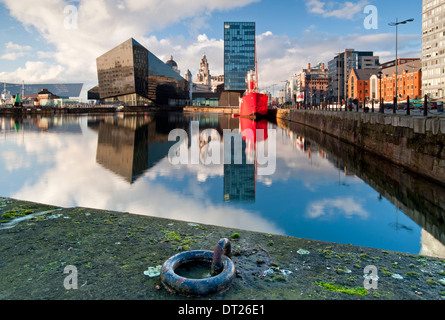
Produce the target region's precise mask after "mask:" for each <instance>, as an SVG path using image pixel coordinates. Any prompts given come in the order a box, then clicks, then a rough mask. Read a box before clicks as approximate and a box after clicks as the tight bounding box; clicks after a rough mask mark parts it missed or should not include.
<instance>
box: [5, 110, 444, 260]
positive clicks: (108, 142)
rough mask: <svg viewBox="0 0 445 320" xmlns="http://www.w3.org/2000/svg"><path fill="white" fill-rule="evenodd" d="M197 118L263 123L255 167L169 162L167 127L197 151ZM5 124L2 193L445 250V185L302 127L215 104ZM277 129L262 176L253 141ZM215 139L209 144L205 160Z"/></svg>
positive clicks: (209, 123)
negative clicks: (212, 109) (220, 111)
mask: <svg viewBox="0 0 445 320" xmlns="http://www.w3.org/2000/svg"><path fill="white" fill-rule="evenodd" d="M192 121H198V122H194V123H195V124H196V123H199V130H200V131H201V132H202V130H205V129H216V130H212V131H208V130H207V131H206V133H209V132H210V133H213V135H214V136H215V135H216V137H217V138H218V137H220V138H221V139H222V137H223V132H224V131H223V130H224V129H238V128H240V125H243V126H244V127H246V126H247V127H248V126H252V125H256V126H257V127H261V128H264V129H266V131H267V135H266V141H260V140H261V139H259V138H258V137H256V139H257V143H256V144H251V143H249V139H246V140H242V141H244V143H243V145H242V146H243V147H242V150H243V155H244V156H243V157H242V158H243V160H244V161H246V159H247V160H248V159H252V157H253V159H256V160H257V163H256V165H255V163H254V164H242V165H227V164H226V165H225V164H224V163H222V164H211V165H205V164H202V163H201V164H182V165H181V164H179V165H173V164H171V161H170V160H169V158H168V152H169V150H170V149H171V147H172V146H173V145H174V144H175V143H176V142H175V141H168V134H169V132H170V131H171V130H173V129H183V130H185V132H186V133H187V135H188V136H189V137H190V139H189V143H188V145H187V150H188V151H189V154H190V155H191V154H192V152H191V151H192V147H191V141H194V140H193V139H195V141H197V140H196V139H197V134H196V132H195V133H194V132H193V130H192V129H191V128H192ZM0 126H1V131H0V133H1V134H0V166H1V169H0V179H1V181H2V183H1V184H0V196H8V197H12V198H16V199H22V200H29V201H35V202H41V203H46V204H52V205H58V206H64V207H72V206H83V207H92V208H100V209H110V210H118V211H126V212H131V213H135V214H142V215H151V216H158V217H164V218H173V219H179V220H187V221H191V222H195V223H205V224H214V225H220V226H226V227H235V228H241V229H248V230H254V231H261V232H267V233H272V234H284V235H291V236H295V237H300V238H307V239H316V240H324V241H332V242H339V243H346V244H349V243H350V244H354V245H360V246H367V247H374V248H381V249H388V250H396V251H402V252H410V253H415V254H418V253H422V254H426V255H433V256H440V257H445V250H444V246H443V243H444V242H445V241H444V236H443V234H444V232H443V229H444V226H443V219H442V220H441V217H440V215H441V213H440V212H441V211H442V212H443V202H442V201H445V200H444V195H445V192H444V191H443V189H441V188H439V187H438V186H435V185H430V184H428V183H427V182H423V181H420V180H418V179H416V178H415V177H411V176H409V175H408V174H407V173H406V172H404V171H403V170H401V169H399V168H396V167H393V166H391V165H390V164H387V163H380V162H379V160H378V159H374V158H372V157H371V156H369V155H363V153H360V152H359V151H357V150H356V149H354V148H352V147H351V146H349V145H344V144H342V143H340V142H338V141H337V140H335V139H333V138H330V137H326V136H324V135H322V134H321V133H319V132H316V131H314V130H310V129H308V128H305V127H301V126H298V125H294V124H292V125H291V127H289V124H288V123H278V124H273V123H267V122H265V123H264V122H263V123H259V124H252V123H243V124H240V120H239V119H232V118H231V117H230V116H227V115H224V116H223V115H216V114H188V115H182V114H169V115H156V114H145V115H138V116H130V115H125V116H124V115H123V114H117V115H98V116H86V115H85V116H63V117H62V116H59V117H43V116H42V117H37V118H36V117H34V118H32V117H27V118H23V119H14V118H11V117H5V118H0ZM274 130H276V131H275V132H276V169H275V172H274V174H272V175H261V174H259V172H260V170H261V165H260V164H259V163H258V161H259V160H260V159H259V158H258V156H257V157H256V158H255V149H253V151H252V146H253V145H256V146H257V149H256V151H258V152H259V150H260V149H259V148H261V147H262V146H264V147H266V150H267V148H269V149H268V150H269V151H271V150H272V149H270V148H271V147H270V144H269V143H270V142H272V141H274V140H275V138H274V135H273V132H274ZM201 136H203V134H201ZM212 141H218V139H217V140H212ZM219 147H220V151H221V153H220V157H221V158H222V157H223V156H224V155H227V154H229V157H230V156H231V159H234V155H235V151H234V150H232V152H230V151H231V150H230V149H229V150H227V149H224V144H223V143H220V145H219ZM249 148H250V149H249ZM210 149H211V148H210V144H205V143H201V145H200V146H199V150H200V155H201V158H202V160H205V159H206V158H205V157H204V158H203V156H202V155H203V154H204V155H205V154H206V152H209V150H210ZM212 150H213V152H216V150H217V149H212ZM249 150H250V151H249ZM207 155H209V153H207ZM214 155H216V153H215V154H212V156H214ZM207 158H208V157H207ZM263 167H264V166H263ZM423 192H425V194H423Z"/></svg>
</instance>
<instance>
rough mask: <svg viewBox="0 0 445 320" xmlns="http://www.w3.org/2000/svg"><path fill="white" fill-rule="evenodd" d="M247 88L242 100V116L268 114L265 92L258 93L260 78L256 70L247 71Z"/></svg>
mask: <svg viewBox="0 0 445 320" xmlns="http://www.w3.org/2000/svg"><path fill="white" fill-rule="evenodd" d="M246 82H247V90H246V92H245V93H244V96H243V97H242V98H241V102H240V116H265V115H267V100H268V97H267V96H266V95H265V94H261V93H258V79H257V74H256V73H255V72H254V71H249V72H248V73H247V78H246Z"/></svg>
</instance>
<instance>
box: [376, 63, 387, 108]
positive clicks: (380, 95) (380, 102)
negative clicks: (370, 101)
mask: <svg viewBox="0 0 445 320" xmlns="http://www.w3.org/2000/svg"><path fill="white" fill-rule="evenodd" d="M382 75H383V72H382V71H379V73H378V74H377V76H378V78H379V82H380V94H379V105H380V109H379V112H380V113H384V112H385V110H384V109H383V108H384V106H382Z"/></svg>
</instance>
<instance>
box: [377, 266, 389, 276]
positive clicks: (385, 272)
mask: <svg viewBox="0 0 445 320" xmlns="http://www.w3.org/2000/svg"><path fill="white" fill-rule="evenodd" d="M379 269H380V272H381V273H382V274H383V275H385V276H390V275H392V272H391V271H390V270H389V269H388V268H387V267H380V268H379Z"/></svg>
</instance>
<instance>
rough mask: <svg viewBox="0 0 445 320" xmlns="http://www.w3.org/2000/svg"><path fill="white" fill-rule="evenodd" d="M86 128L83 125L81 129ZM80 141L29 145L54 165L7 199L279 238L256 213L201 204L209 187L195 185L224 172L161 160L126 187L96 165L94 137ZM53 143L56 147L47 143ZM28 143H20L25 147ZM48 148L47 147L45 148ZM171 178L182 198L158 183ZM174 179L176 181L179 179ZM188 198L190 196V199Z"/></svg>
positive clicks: (87, 134) (62, 138)
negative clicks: (94, 209)
mask: <svg viewBox="0 0 445 320" xmlns="http://www.w3.org/2000/svg"><path fill="white" fill-rule="evenodd" d="M85 125H86V124H84V126H85ZM83 129H84V130H83V135H77V136H75V135H46V136H44V137H42V136H39V139H33V138H32V137H31V136H29V141H32V144H34V145H33V146H32V147H31V148H32V149H33V150H39V149H40V150H45V152H50V153H51V154H52V159H53V162H52V163H51V165H50V166H48V163H45V164H40V165H36V166H35V168H34V169H35V170H39V171H41V172H40V173H39V179H38V180H37V181H35V182H30V180H27V178H24V179H23V182H22V184H21V185H22V187H21V189H20V190H18V191H16V192H14V193H13V194H9V195H8V196H10V197H14V198H17V199H24V200H28V201H34V202H40V203H47V204H52V205H57V206H63V207H71V206H82V207H91V208H99V209H106V210H117V211H124V212H131V213H135V214H141V215H150V216H156V217H162V218H168V219H176V220H186V221H193V222H197V223H204V224H212V225H219V226H224V227H231V228H240V229H246V230H252V231H260V232H268V233H274V234H284V230H282V229H281V228H279V227H277V226H276V225H275V224H274V223H273V222H271V221H269V220H266V219H264V218H262V217H261V216H260V213H259V212H253V211H248V210H245V209H240V208H235V207H232V206H230V205H227V204H224V203H223V202H222V201H221V203H217V204H214V203H212V202H211V201H210V200H208V199H207V198H206V194H208V193H209V191H210V190H208V189H209V188H210V187H209V185H207V184H203V183H198V180H197V179H196V177H198V176H199V177H200V180H202V181H205V180H206V178H207V177H210V176H222V175H223V166H222V165H218V166H215V165H214V166H201V165H186V166H172V165H171V164H170V163H169V161H168V159H167V158H165V159H163V160H162V161H161V162H159V163H158V164H157V165H155V167H153V168H152V169H150V170H149V171H148V172H147V173H146V174H145V175H144V176H143V177H141V178H140V179H139V180H137V181H136V182H135V183H134V184H132V185H130V184H128V183H126V182H125V181H124V180H123V179H121V178H120V177H119V176H118V175H115V174H113V173H111V172H110V171H108V170H107V169H105V168H103V167H102V166H100V165H99V164H97V163H96V151H97V134H96V133H95V132H94V131H92V130H88V129H87V128H83ZM52 139H57V141H51V140H52ZM27 143H28V140H27V139H25V144H27ZM48 146H52V147H51V148H49V147H48ZM160 176H162V177H165V176H171V177H173V178H174V182H173V183H174V184H175V183H176V184H177V182H176V181H181V180H183V181H185V182H186V183H185V184H183V185H184V188H187V194H186V193H185V192H184V193H182V192H181V191H180V190H179V191H178V190H177V189H179V188H178V186H176V185H173V186H174V188H175V189H176V190H175V191H173V190H171V189H169V188H168V187H167V186H166V185H163V184H161V183H159V182H157V180H156V178H157V177H160ZM178 176H179V178H178ZM190 193H191V194H192V195H190Z"/></svg>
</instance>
